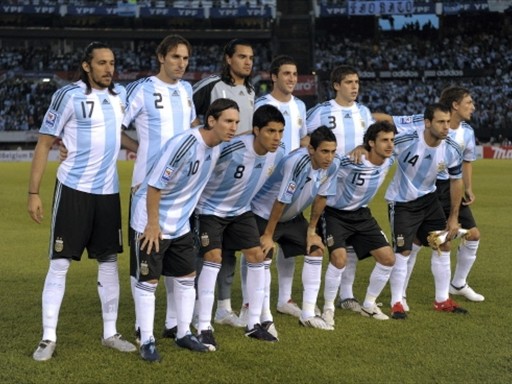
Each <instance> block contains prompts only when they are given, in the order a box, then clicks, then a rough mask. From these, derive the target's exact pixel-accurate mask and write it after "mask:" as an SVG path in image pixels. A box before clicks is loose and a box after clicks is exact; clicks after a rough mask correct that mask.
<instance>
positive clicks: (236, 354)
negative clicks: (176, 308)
mask: <svg viewBox="0 0 512 384" xmlns="http://www.w3.org/2000/svg"><path fill="white" fill-rule="evenodd" d="M29 169H30V164H29V163H0V172H1V174H2V179H3V183H2V188H0V198H1V199H0V201H1V204H2V209H1V217H2V218H1V220H0V231H1V233H2V236H1V237H0V250H1V255H2V256H1V264H0V265H1V270H2V273H1V276H2V277H1V279H0V280H1V291H0V302H1V303H2V310H1V320H2V321H0V330H1V333H0V335H1V339H2V340H3V345H2V348H1V350H0V383H50V382H51V383H64V382H66V383H128V382H131V383H160V382H166V381H169V382H174V383H273V382H276V383H366V382H374V383H375V382H377V383H388V382H400V383H486V382H488V383H491V382H492V383H508V382H510V379H511V377H512V376H511V375H512V373H511V372H512V349H511V342H512V336H511V332H510V328H509V327H510V325H511V324H512V313H511V311H509V310H508V305H509V303H510V292H511V288H512V284H511V282H510V281H511V280H510V274H511V267H510V264H511V263H510V244H509V243H508V240H509V239H510V233H511V232H510V221H511V218H512V200H511V199H510V196H511V193H512V183H511V176H512V161H506V160H501V161H500V160H480V161H477V162H476V163H475V164H474V180H475V183H474V184H475V185H474V191H475V194H476V196H477V201H476V203H475V205H474V206H473V212H474V214H475V217H476V219H477V222H478V224H479V228H480V230H481V232H482V242H481V246H480V249H479V254H478V256H479V257H478V259H477V261H476V263H475V266H474V268H473V271H472V274H471V276H470V283H471V285H472V286H473V287H474V288H475V290H477V292H481V293H482V294H484V295H485V297H486V300H485V302H483V303H471V302H468V301H466V300H465V299H463V298H458V297H455V299H456V300H457V301H458V302H459V303H460V304H462V306H463V307H464V308H466V309H468V310H469V312H470V313H469V315H466V316H461V315H454V314H447V313H437V312H435V311H434V310H433V309H432V302H433V296H434V287H433V278H432V275H431V272H430V251H429V250H427V249H423V250H422V251H421V253H420V255H419V256H418V261H417V264H416V268H415V271H414V274H413V277H412V279H411V283H410V289H409V293H408V303H409V305H410V306H411V312H410V314H409V318H408V319H407V320H406V321H395V320H391V319H390V320H388V321H384V322H381V321H376V320H372V319H368V318H363V317H362V316H361V315H359V314H356V313H352V312H347V311H342V310H340V309H337V311H336V318H335V319H336V329H335V331H332V332H327V331H321V330H315V329H305V328H302V327H300V326H299V325H298V323H297V319H295V318H292V317H290V316H287V315H281V314H278V313H277V312H275V300H276V295H277V287H276V283H277V275H276V271H275V267H273V286H272V289H273V291H272V309H273V310H274V320H275V323H276V327H277V329H278V331H279V337H280V341H279V342H278V343H275V344H268V343H263V342H258V341H255V340H251V339H248V338H246V337H244V336H243V331H242V330H241V329H235V328H231V327H227V326H219V325H217V326H216V327H215V335H216V339H217V342H218V343H219V345H220V350H219V351H218V352H215V353H209V354H198V353H192V352H189V351H188V350H181V349H178V348H177V347H175V346H174V344H173V343H172V342H171V341H169V340H168V339H160V338H159V336H160V334H161V331H162V328H163V323H164V315H165V297H164V287H163V283H161V284H160V287H159V288H158V290H157V313H156V321H155V336H156V337H157V338H158V340H157V343H158V348H159V351H160V353H161V355H162V357H163V360H162V362H161V363H159V364H149V363H146V362H144V361H142V360H141V359H140V357H139V355H138V353H131V354H125V353H120V352H117V351H114V350H110V349H107V348H105V347H102V346H101V343H100V336H101V333H102V322H101V312H100V305H99V299H98V296H97V291H96V273H97V266H96V262H95V261H91V260H88V259H87V257H86V256H85V257H83V259H82V261H81V262H79V263H77V262H73V264H72V267H71V268H70V271H69V273H68V278H67V286H66V294H65V296H64V301H63V304H62V308H61V314H60V321H59V327H58V337H59V339H58V344H57V350H56V354H55V356H54V358H53V359H52V360H50V361H48V362H43V363H41V362H36V361H33V360H32V353H33V351H34V349H35V347H36V345H37V343H38V341H39V339H40V337H41V334H42V333H41V309H40V308H41V289H42V287H43V282H44V278H45V275H46V271H47V267H48V260H47V248H48V234H49V220H50V214H51V212H50V210H51V199H52V193H53V185H54V171H55V169H56V164H55V163H50V164H49V165H48V169H47V172H46V175H45V178H44V182H43V185H42V187H41V196H42V199H43V203H44V207H45V219H44V223H43V224H42V225H37V224H35V223H33V222H32V221H31V219H30V218H29V216H28V214H27V212H26V201H27V184H28V182H27V180H28V175H29ZM119 169H120V179H121V187H122V199H123V214H124V220H125V221H126V217H127V213H126V210H127V207H128V204H127V197H128V194H127V192H126V191H127V190H128V186H129V180H130V177H131V170H132V164H131V163H129V162H121V163H119ZM383 191H384V189H382V190H381V192H380V194H379V196H377V198H376V200H375V202H374V203H373V205H372V210H373V213H374V215H375V216H376V217H377V219H378V221H379V223H381V225H382V227H383V228H384V229H385V231H386V232H387V233H389V225H388V223H387V213H386V206H385V204H384V201H383ZM125 233H126V229H124V230H123V234H125ZM452 253H453V254H454V252H452ZM324 261H325V262H326V258H325V260H324ZM373 265H374V262H373V261H372V260H365V261H362V262H360V263H359V265H358V272H357V276H356V282H355V286H354V292H355V294H356V296H357V297H358V298H360V299H362V298H363V297H364V294H365V291H366V285H367V281H368V276H369V273H370V272H371V269H372V268H373ZM301 266H302V258H298V264H297V267H296V273H295V283H294V293H293V295H294V299H295V300H296V301H297V302H298V303H299V304H300V303H301V292H302V287H301V283H300V276H301V268H302V267H301ZM119 267H120V271H119V273H120V280H121V303H120V308H119V319H118V331H119V332H121V333H122V334H123V335H124V336H125V337H126V338H127V339H129V340H131V341H133V318H134V315H133V313H134V309H133V303H132V299H131V293H130V286H129V268H128V248H127V246H125V253H124V254H122V255H120V263H119ZM453 267H454V256H452V269H453ZM234 287H235V289H234V292H233V308H235V309H238V308H239V304H240V294H239V280H238V274H237V278H236V280H235V283H234ZM379 301H381V302H382V303H383V310H384V312H385V313H388V314H389V301H390V296H389V287H388V286H387V287H386V289H385V290H384V292H383V294H382V295H381V296H380V298H379ZM319 304H320V306H321V305H322V304H323V298H322V290H321V291H320V295H319Z"/></svg>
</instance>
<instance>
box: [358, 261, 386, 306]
mask: <svg viewBox="0 0 512 384" xmlns="http://www.w3.org/2000/svg"><path fill="white" fill-rule="evenodd" d="M392 270H393V267H387V266H385V265H382V264H380V263H376V264H375V267H374V268H373V271H372V274H371V275H370V283H369V284H368V289H367V290H366V297H365V299H364V302H363V306H364V307H366V308H368V307H370V306H372V305H373V304H375V300H376V299H377V297H379V295H380V294H381V292H382V290H383V289H384V287H385V286H386V284H387V282H388V281H389V277H390V276H391V271H392Z"/></svg>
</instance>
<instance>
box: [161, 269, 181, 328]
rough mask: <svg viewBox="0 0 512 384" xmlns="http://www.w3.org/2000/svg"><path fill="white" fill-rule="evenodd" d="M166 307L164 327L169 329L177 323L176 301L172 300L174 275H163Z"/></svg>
mask: <svg viewBox="0 0 512 384" xmlns="http://www.w3.org/2000/svg"><path fill="white" fill-rule="evenodd" d="M164 284H165V292H166V299H167V300H166V301H167V307H166V310H165V328H167V329H171V328H173V327H175V326H176V325H177V324H178V319H177V318H176V301H175V300H174V277H172V276H164Z"/></svg>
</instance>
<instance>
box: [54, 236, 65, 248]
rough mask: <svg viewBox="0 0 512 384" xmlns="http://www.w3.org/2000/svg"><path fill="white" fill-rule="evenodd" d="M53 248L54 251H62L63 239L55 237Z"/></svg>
mask: <svg viewBox="0 0 512 384" xmlns="http://www.w3.org/2000/svg"><path fill="white" fill-rule="evenodd" d="M53 249H54V250H55V252H62V250H63V249H64V241H63V240H62V237H57V239H55V244H54V245H53Z"/></svg>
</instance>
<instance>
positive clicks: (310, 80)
mask: <svg viewBox="0 0 512 384" xmlns="http://www.w3.org/2000/svg"><path fill="white" fill-rule="evenodd" d="M293 94H294V95H295V96H299V97H300V96H314V95H316V94H317V84H316V78H315V76H314V75H299V76H298V79H297V85H296V86H295V90H294V91H293Z"/></svg>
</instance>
